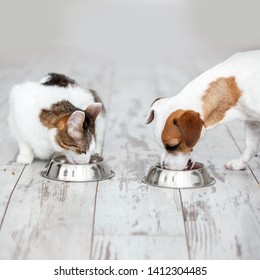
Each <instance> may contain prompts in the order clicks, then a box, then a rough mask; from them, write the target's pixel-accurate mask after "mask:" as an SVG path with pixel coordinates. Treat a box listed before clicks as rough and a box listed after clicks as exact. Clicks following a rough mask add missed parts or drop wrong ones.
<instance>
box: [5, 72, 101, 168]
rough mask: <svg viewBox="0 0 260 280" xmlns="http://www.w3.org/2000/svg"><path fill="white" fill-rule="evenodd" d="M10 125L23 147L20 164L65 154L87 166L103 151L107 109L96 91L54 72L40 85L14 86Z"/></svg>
mask: <svg viewBox="0 0 260 280" xmlns="http://www.w3.org/2000/svg"><path fill="white" fill-rule="evenodd" d="M9 125H10V128H11V131H12V133H13V135H14V137H15V139H16V141H17V143H18V146H19V155H18V157H17V162H19V163H22V164H28V163H31V162H32V161H33V159H34V158H35V157H36V158H39V159H49V158H50V157H51V156H52V154H53V153H54V152H61V153H63V154H64V155H66V157H67V159H68V160H69V161H70V162H71V163H78V164H85V163H88V162H89V160H90V157H91V154H93V153H94V152H100V151H99V149H100V147H99V145H100V142H101V140H100V138H101V136H102V133H103V131H102V129H103V125H104V107H103V104H102V102H101V99H100V98H99V96H98V95H97V94H96V92H94V91H93V90H86V89H84V88H83V87H81V86H79V85H78V84H77V83H76V82H75V81H74V80H72V79H71V78H69V77H67V76H65V75H62V74H56V73H50V74H48V75H47V76H46V77H44V78H43V79H42V80H41V81H40V82H25V83H22V84H20V85H16V86H14V87H13V89H12V91H11V94H10V114H9Z"/></svg>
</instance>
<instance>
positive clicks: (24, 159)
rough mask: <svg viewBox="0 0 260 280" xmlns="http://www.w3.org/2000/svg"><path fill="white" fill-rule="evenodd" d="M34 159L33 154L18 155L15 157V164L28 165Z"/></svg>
mask: <svg viewBox="0 0 260 280" xmlns="http://www.w3.org/2000/svg"><path fill="white" fill-rule="evenodd" d="M33 159H34V156H33V154H20V155H18V157H17V160H16V161H17V162H18V163H20V164H29V163H32V162H33Z"/></svg>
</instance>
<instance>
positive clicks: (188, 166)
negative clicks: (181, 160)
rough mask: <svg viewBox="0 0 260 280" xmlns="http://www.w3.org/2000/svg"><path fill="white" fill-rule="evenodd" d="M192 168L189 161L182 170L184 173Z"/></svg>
mask: <svg viewBox="0 0 260 280" xmlns="http://www.w3.org/2000/svg"><path fill="white" fill-rule="evenodd" d="M192 167H193V163H192V161H191V160H190V159H189V161H188V163H187V165H186V167H185V168H184V170H185V171H187V170H191V169H192Z"/></svg>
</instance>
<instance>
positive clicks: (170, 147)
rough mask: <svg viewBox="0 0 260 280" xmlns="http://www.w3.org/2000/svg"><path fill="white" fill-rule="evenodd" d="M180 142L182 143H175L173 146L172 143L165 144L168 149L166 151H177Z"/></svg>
mask: <svg viewBox="0 0 260 280" xmlns="http://www.w3.org/2000/svg"><path fill="white" fill-rule="evenodd" d="M180 144H181V143H179V144H177V145H173V146H171V145H165V149H166V151H168V152H174V151H176V150H177V149H178V148H179V146H180Z"/></svg>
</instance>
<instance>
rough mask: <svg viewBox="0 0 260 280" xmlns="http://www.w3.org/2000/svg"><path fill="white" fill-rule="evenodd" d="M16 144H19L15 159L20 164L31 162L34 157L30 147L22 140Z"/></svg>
mask: <svg viewBox="0 0 260 280" xmlns="http://www.w3.org/2000/svg"><path fill="white" fill-rule="evenodd" d="M18 145H19V155H18V157H17V160H16V161H17V162H18V163H21V164H29V163H32V162H33V159H34V154H33V152H32V149H31V148H30V147H29V146H28V145H27V144H25V143H24V142H22V141H19V142H18Z"/></svg>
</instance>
